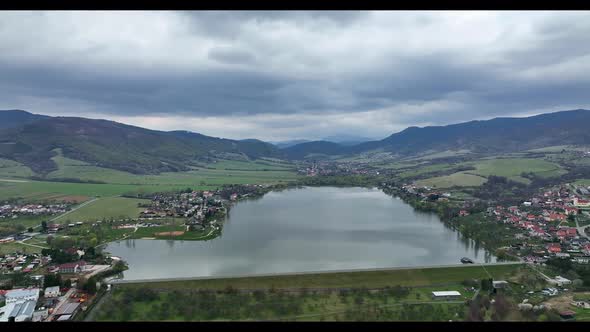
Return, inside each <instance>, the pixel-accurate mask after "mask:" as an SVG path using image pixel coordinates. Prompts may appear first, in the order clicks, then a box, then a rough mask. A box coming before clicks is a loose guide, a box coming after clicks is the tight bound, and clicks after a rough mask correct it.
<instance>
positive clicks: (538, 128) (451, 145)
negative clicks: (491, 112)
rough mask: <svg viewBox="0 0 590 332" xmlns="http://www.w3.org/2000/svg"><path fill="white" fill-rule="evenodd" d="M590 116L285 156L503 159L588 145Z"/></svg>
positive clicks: (429, 131)
mask: <svg viewBox="0 0 590 332" xmlns="http://www.w3.org/2000/svg"><path fill="white" fill-rule="evenodd" d="M589 124H590V111H588V110H582V109H579V110H571V111H561V112H555V113H546V114H541V115H536V116H531V117H525V118H495V119H491V120H482V121H469V122H464V123H458V124H452V125H447V126H430V127H423V128H419V127H409V128H407V129H405V130H403V131H401V132H398V133H395V134H392V135H391V136H389V137H386V138H384V139H382V140H377V141H370V142H364V143H360V144H357V145H353V146H345V145H342V144H335V143H332V144H328V142H325V141H314V142H307V143H303V144H299V145H295V146H292V147H289V148H286V149H283V150H282V151H283V152H285V154H286V155H287V156H288V157H289V158H291V159H301V158H305V157H306V156H310V155H311V156H314V155H317V154H324V155H352V154H358V153H363V152H367V151H383V152H390V153H392V154H395V155H399V156H412V155H418V154H424V153H430V152H432V153H435V152H442V151H447V150H469V151H471V152H475V153H505V152H516V151H524V150H529V149H536V148H542V147H546V146H555V145H576V144H590V130H589V129H590V128H589V127H590V126H589Z"/></svg>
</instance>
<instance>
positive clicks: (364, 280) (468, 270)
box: [117, 264, 520, 289]
mask: <svg viewBox="0 0 590 332" xmlns="http://www.w3.org/2000/svg"><path fill="white" fill-rule="evenodd" d="M519 268H520V265H518V264H515V265H493V266H487V267H486V268H485V270H484V269H483V268H482V267H481V266H479V265H469V266H460V267H440V268H422V269H398V270H387V271H383V270H381V271H359V272H339V273H317V274H301V275H284V276H262V277H247V278H221V279H201V280H179V281H165V282H138V283H128V284H120V285H117V287H144V286H148V287H151V288H158V289H224V288H226V287H228V286H231V287H233V288H236V289H258V288H272V287H275V288H306V287H307V288H342V287H367V288H376V287H386V286H396V285H400V286H426V285H433V284H443V283H456V282H461V281H463V280H466V279H477V278H484V277H487V276H488V274H487V273H490V274H491V275H492V276H493V277H494V278H497V279H501V278H505V277H507V276H508V275H510V274H512V273H514V272H516V271H517V270H518V269H519ZM486 271H487V273H486Z"/></svg>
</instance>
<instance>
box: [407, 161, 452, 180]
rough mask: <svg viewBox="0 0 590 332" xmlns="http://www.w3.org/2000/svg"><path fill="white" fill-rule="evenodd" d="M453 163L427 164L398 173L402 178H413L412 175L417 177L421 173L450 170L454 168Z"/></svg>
mask: <svg viewBox="0 0 590 332" xmlns="http://www.w3.org/2000/svg"><path fill="white" fill-rule="evenodd" d="M453 167H454V166H453V165H450V164H442V163H441V164H434V165H427V166H423V167H418V168H416V169H410V170H407V171H404V172H401V173H399V174H398V175H399V176H400V177H401V178H411V177H415V176H418V175H421V174H427V173H433V172H439V171H444V170H448V169H451V168H453Z"/></svg>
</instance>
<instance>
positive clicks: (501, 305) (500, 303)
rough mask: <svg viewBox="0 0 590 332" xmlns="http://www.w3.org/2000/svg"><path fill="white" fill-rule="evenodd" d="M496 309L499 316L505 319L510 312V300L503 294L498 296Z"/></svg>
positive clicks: (495, 304) (495, 303)
mask: <svg viewBox="0 0 590 332" xmlns="http://www.w3.org/2000/svg"><path fill="white" fill-rule="evenodd" d="M494 311H495V312H496V314H497V315H498V318H500V319H503V318H504V317H506V315H507V314H508V313H509V312H510V302H508V300H507V299H506V298H505V297H504V296H503V295H498V296H496V301H495V302H494Z"/></svg>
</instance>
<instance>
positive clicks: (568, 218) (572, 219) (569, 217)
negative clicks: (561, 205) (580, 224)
mask: <svg viewBox="0 0 590 332" xmlns="http://www.w3.org/2000/svg"><path fill="white" fill-rule="evenodd" d="M567 221H569V222H572V223H573V222H576V216H574V215H573V214H570V215H569V216H567Z"/></svg>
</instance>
